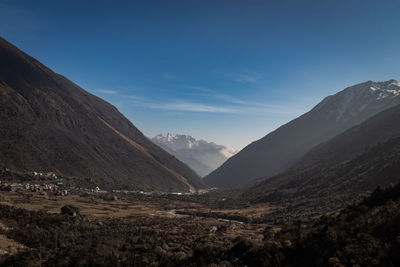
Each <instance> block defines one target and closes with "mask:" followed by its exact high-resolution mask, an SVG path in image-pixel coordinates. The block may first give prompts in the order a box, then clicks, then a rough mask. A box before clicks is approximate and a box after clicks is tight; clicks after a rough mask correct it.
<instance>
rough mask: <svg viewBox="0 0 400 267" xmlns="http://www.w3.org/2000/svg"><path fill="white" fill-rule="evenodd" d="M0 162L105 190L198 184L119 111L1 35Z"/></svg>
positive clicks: (187, 187)
mask: <svg viewBox="0 0 400 267" xmlns="http://www.w3.org/2000/svg"><path fill="white" fill-rule="evenodd" d="M0 165H1V166H5V167H8V168H11V169H15V170H25V171H31V170H44V171H54V172H56V173H58V174H60V175H64V176H72V177H76V178H78V179H84V178H90V179H93V180H94V181H95V183H97V184H98V185H100V186H102V187H107V188H114V189H119V188H130V189H145V190H161V191H189V190H195V189H197V188H201V187H203V186H204V185H203V183H202V181H201V180H200V179H199V177H198V176H197V175H196V174H195V173H194V172H193V171H192V170H191V169H189V168H188V167H187V166H186V165H185V164H183V163H181V162H180V161H179V160H177V159H176V158H174V157H173V156H171V155H169V154H168V153H166V152H165V151H163V150H162V149H161V148H159V147H158V146H156V145H154V144H153V143H152V142H151V141H149V140H148V139H147V138H146V137H145V136H143V134H142V133H141V132H140V131H139V130H138V129H137V128H136V127H135V126H134V125H133V124H132V123H131V122H130V121H129V120H127V119H126V118H125V117H124V116H123V115H122V114H121V113H119V112H118V110H117V109H116V108H115V107H114V106H112V105H110V104H109V103H107V102H105V101H104V100H102V99H100V98H98V97H96V96H94V95H92V94H90V93H88V92H87V91H85V90H83V89H82V88H80V87H79V86H77V85H76V84H74V83H72V82H71V81H69V80H68V79H66V78H65V77H63V76H61V75H59V74H56V73H54V72H53V71H51V70H50V69H48V68H47V67H45V66H44V65H42V64H41V63H40V62H38V61H37V60H35V59H34V58H32V57H30V56H28V55H26V54H25V53H23V52H22V51H20V50H19V49H17V48H16V47H14V46H13V45H11V44H10V43H8V42H7V41H5V40H4V39H1V38H0Z"/></svg>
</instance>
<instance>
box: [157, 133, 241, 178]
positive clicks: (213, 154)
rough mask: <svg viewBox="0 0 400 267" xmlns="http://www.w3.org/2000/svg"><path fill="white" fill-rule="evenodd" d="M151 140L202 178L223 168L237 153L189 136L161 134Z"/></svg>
mask: <svg viewBox="0 0 400 267" xmlns="http://www.w3.org/2000/svg"><path fill="white" fill-rule="evenodd" d="M151 140H152V141H153V142H154V143H155V144H157V145H159V146H160V147H162V148H163V149H165V150H166V151H168V152H169V153H170V154H172V155H174V156H175V157H177V158H178V159H179V160H180V161H182V162H184V163H186V164H187V165H188V166H189V167H190V168H192V169H193V170H194V171H195V172H196V173H197V174H198V175H200V176H202V177H203V176H205V175H207V174H209V173H210V172H212V171H213V170H215V169H216V168H218V167H219V166H221V164H222V163H224V162H225V161H226V160H227V159H228V158H230V157H232V156H233V155H234V154H235V153H236V152H237V151H236V150H234V149H231V148H227V147H225V146H222V145H217V144H215V143H213V142H207V141H204V140H196V139H195V138H193V137H191V136H189V135H175V136H173V135H171V134H169V133H168V134H166V135H163V134H159V135H157V136H155V137H153V138H152V139H151Z"/></svg>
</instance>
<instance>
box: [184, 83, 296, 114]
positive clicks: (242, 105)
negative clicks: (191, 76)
mask: <svg viewBox="0 0 400 267" xmlns="http://www.w3.org/2000/svg"><path fill="white" fill-rule="evenodd" d="M190 88H192V89H195V90H198V91H200V92H201V93H199V94H197V95H201V96H205V97H209V98H214V99H218V100H221V101H223V102H225V104H228V105H233V106H234V107H235V109H237V110H242V111H243V112H246V113H253V112H254V113H260V112H262V113H272V114H299V113H301V112H303V110H300V109H297V108H294V107H289V106H287V105H275V104H268V103H263V102H257V101H252V100H245V99H240V98H236V97H233V96H230V95H226V94H221V93H218V92H216V91H214V90H212V89H210V88H205V87H201V86H190Z"/></svg>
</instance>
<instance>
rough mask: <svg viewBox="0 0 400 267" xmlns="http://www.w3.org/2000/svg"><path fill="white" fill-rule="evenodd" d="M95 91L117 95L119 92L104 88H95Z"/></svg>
mask: <svg viewBox="0 0 400 267" xmlns="http://www.w3.org/2000/svg"><path fill="white" fill-rule="evenodd" d="M95 92H97V93H101V94H106V95H116V94H118V91H115V90H102V89H98V90H95Z"/></svg>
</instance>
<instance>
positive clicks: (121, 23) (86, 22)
mask: <svg viewBox="0 0 400 267" xmlns="http://www.w3.org/2000/svg"><path fill="white" fill-rule="evenodd" d="M399 11H400V1H395V0H392V1H386V0H380V1H377V0H375V1H372V0H343V1H342V0H315V1H302V0H293V1H289V0H280V1H261V0H259V1H258V0H242V1H238V0H210V1H208V0H201V1H200V0H199V1H194V0H182V1H172V0H171V1H166V0H163V1H152V0H146V1H101V0H100V1H83V0H80V1H73V0H72V1H71V0H69V1H61V0H59V1H40V0H35V1H20V0H12V1H11V0H10V1H8V0H0V35H1V36H2V37H4V38H6V39H7V40H8V41H10V42H12V43H14V44H15V45H17V46H18V47H20V48H21V49H23V50H24V51H26V52H27V53H29V54H30V55H32V56H34V57H35V58H37V59H39V60H40V61H42V62H43V63H44V64H46V65H48V66H49V67H51V68H52V69H53V70H55V71H56V72H58V73H61V74H63V75H65V76H66V77H68V78H69V79H71V80H72V81H74V82H75V83H77V84H78V85H80V86H81V87H83V88H85V89H86V90H88V91H90V92H92V93H94V94H96V95H98V96H100V97H102V98H104V99H106V100H107V101H109V102H111V103H112V104H114V105H115V106H117V107H118V109H119V110H120V111H121V112H122V113H123V114H124V115H125V116H127V117H128V118H129V119H130V120H131V121H132V122H133V123H134V124H135V125H136V126H137V127H138V128H139V129H140V130H141V131H142V132H143V133H144V134H146V135H148V136H150V137H151V136H153V135H156V134H158V133H162V132H163V133H166V132H170V133H180V134H190V135H192V136H194V137H196V138H202V139H205V140H208V141H214V142H217V143H219V144H224V145H228V146H231V147H234V148H242V147H244V146H245V145H247V144H248V143H250V142H252V141H254V140H256V139H258V138H261V137H262V136H264V135H266V134H267V133H268V132H270V131H271V130H274V129H275V128H277V127H278V126H280V125H281V124H283V123H285V122H288V121H289V120H291V119H293V118H295V117H297V116H298V115H301V114H302V113H304V112H305V111H308V110H309V109H310V108H311V107H313V106H314V105H315V104H317V103H318V102H319V101H320V100H322V98H323V97H325V96H327V95H329V94H333V93H335V92H337V91H339V90H342V89H343V88H345V87H347V86H350V85H352V84H355V83H359V82H363V81H366V80H377V81H382V80H389V79H397V80H399V79H400V49H399V47H400V16H399Z"/></svg>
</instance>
